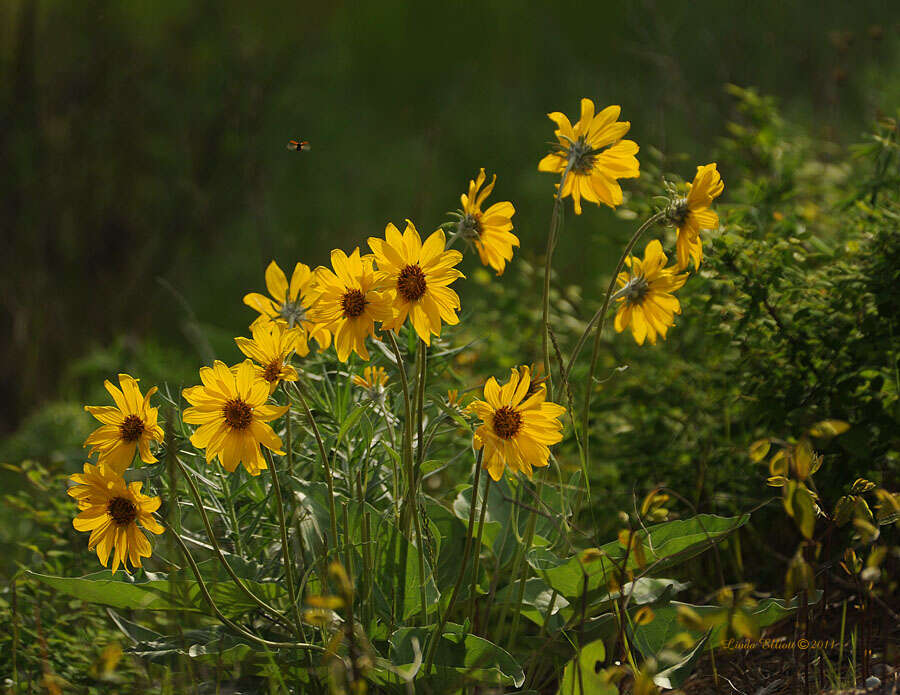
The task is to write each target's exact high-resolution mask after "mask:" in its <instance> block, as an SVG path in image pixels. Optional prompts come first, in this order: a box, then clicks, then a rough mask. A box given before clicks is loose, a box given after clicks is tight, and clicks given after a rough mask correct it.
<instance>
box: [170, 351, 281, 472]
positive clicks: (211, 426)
mask: <svg viewBox="0 0 900 695" xmlns="http://www.w3.org/2000/svg"><path fill="white" fill-rule="evenodd" d="M200 379H201V381H202V382H203V384H202V385H200V386H192V387H190V388H186V389H184V391H183V392H182V395H183V396H184V398H185V400H187V401H188V403H190V404H191V406H192V407H190V408H187V409H185V411H184V415H183V419H184V421H185V422H186V423H188V424H191V425H200V426H199V427H198V428H197V429H196V430H195V431H194V434H193V435H192V436H191V444H193V445H194V446H195V447H197V448H198V449H206V462H207V463H209V462H210V461H212V460H213V459H214V458H216V457H217V456H218V458H219V461H220V462H221V464H222V465H223V466H224V467H225V470H227V471H228V472H229V473H233V472H234V470H235V469H236V468H237V467H238V464H243V466H244V468H246V469H247V472H248V473H250V475H259V472H260V470H262V469H264V468H267V467H268V466H267V464H266V460H265V458H264V457H263V455H262V452H261V451H260V448H259V446H260V444H262V445H263V446H264V447H266V448H267V449H270V450H271V451H273V452H274V453H276V454H282V455H283V454H284V452H283V451H281V438H280V437H279V436H278V435H277V434H275V431H274V430H273V429H272V428H271V427H270V426H269V425H268V424H266V423H268V422H270V421H271V420H274V419H276V418H279V417H281V416H282V415H284V413H285V412H286V411H287V409H288V406H286V405H283V406H282V405H267V404H266V401H267V400H268V398H269V383H268V382H267V381H265V380H264V379H261V378H260V377H259V376H258V371H257V368H256V367H255V366H254V364H253V362H251V361H250V360H244V361H243V362H241V363H240V364H239V365H238V366H237V367H236V368H235V369H234V370H231V369H229V368H228V367H227V366H226V365H225V363H224V362H219V361H218V360H216V362H215V364H214V366H212V367H202V368H201V369H200Z"/></svg>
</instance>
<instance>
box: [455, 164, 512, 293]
mask: <svg viewBox="0 0 900 695" xmlns="http://www.w3.org/2000/svg"><path fill="white" fill-rule="evenodd" d="M486 178H487V177H486V176H485V174H484V169H482V170H481V171H479V172H478V178H477V179H475V180H474V181H469V192H468V193H463V194H462V195H461V196H460V200H461V201H462V211H461V214H460V220H459V231H460V233H461V235H462V236H463V238H465V239H468V240H470V241H472V243H473V244H475V249H476V250H477V251H478V255H479V256H480V257H481V262H482V263H483V264H484V265H489V266H490V267H491V268H493V269H494V270H496V271H497V275H503V271H504V269H505V268H506V264H507V262H508V261H511V260H512V257H513V247H514V246H518V245H519V237H517V236H516V235H515V234H513V233H512V232H511V231H510V230H511V229H512V228H513V223H512V216H513V215H514V214H515V213H516V209H515V208H514V207H513V204H512V203H510V202H509V201H504V202H502V203H494V204H493V205H491V206H490V207H489V208H488V209H487V210H484V211H482V210H481V206H482V205H483V204H484V201H485V200H486V199H487V197H488V196H489V195H490V194H491V191H492V190H494V184H495V183H496V182H497V175H496V174H494V177H493V178H492V179H491V182H490V183H489V184H488V185H487V186H485V187H484V188H481V187H482V186H484V182H485V180H486Z"/></svg>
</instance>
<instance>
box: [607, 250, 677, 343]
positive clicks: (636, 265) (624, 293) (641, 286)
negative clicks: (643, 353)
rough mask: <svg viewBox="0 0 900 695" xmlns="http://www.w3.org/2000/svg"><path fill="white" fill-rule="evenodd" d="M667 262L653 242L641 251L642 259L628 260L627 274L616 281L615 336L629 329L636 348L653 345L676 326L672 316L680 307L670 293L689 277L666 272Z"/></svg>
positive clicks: (623, 273)
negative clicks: (636, 345)
mask: <svg viewBox="0 0 900 695" xmlns="http://www.w3.org/2000/svg"><path fill="white" fill-rule="evenodd" d="M667 261H668V259H667V258H666V254H664V253H663V250H662V244H660V243H659V241H658V240H656V239H654V240H653V241H651V242H650V243H649V244H647V248H645V249H644V259H643V260H640V259H639V258H636V257H634V256H629V257H628V258H627V259H626V260H625V263H626V265H627V266H628V268H629V269H630V270H628V271H622V272H621V273H619V277H617V278H616V285H617V286H618V288H619V291H618V292H617V293H616V301H617V302H618V303H619V309H618V311H617V312H616V321H615V326H616V332H618V333H621V332H622V331H624V330H625V329H626V328H628V327H629V326H631V334H632V335H633V336H634V339H635V341H636V342H637V344H638V345H643V344H644V340H649V341H650V344H651V345H656V338H657V336H660V337H662V338H663V340H665V337H666V333H667V332H668V330H669V327H670V326H674V325H675V314H680V313H681V304H679V302H678V299H677V298H676V297H675V296H674V295H673V294H672V292H674V291H675V290H678V289H680V288H681V287H682V286H683V285H684V283H685V282H686V281H687V278H688V276H687V273H681V274H679V273H676V269H675V268H674V267H669V268H666V263H667Z"/></svg>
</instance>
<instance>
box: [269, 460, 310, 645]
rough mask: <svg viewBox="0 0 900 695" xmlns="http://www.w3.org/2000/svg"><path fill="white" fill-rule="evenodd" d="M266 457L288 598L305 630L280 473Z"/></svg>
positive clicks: (295, 615)
mask: <svg viewBox="0 0 900 695" xmlns="http://www.w3.org/2000/svg"><path fill="white" fill-rule="evenodd" d="M266 457H267V458H268V459H269V472H270V473H271V474H272V492H273V493H274V494H273V496H274V497H275V511H276V512H277V513H278V525H279V526H280V527H281V554H282V557H283V558H284V573H285V576H286V578H287V585H288V597H289V598H290V600H291V606H292V607H293V609H294V620H295V621H297V628H298V629H299V630H301V631H302V630H303V621H302V620H301V618H300V603H299V602H298V601H297V582H296V580H295V577H294V562H293V558H292V557H291V546H290V543H289V542H288V532H287V520H286V519H285V516H284V501H283V500H282V499H281V484H280V483H279V482H278V473H277V471H276V470H275V457H274V456H272V452H271V451H269V450H268V449H266Z"/></svg>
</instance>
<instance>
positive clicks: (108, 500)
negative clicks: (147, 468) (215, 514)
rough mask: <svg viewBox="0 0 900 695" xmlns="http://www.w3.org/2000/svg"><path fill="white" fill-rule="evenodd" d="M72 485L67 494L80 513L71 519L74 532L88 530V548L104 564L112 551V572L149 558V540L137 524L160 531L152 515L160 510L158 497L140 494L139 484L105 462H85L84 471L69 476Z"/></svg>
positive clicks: (157, 532)
mask: <svg viewBox="0 0 900 695" xmlns="http://www.w3.org/2000/svg"><path fill="white" fill-rule="evenodd" d="M69 480H71V481H72V482H73V483H75V486H74V487H70V488H69V490H68V492H69V495H71V496H72V497H74V498H75V499H76V500H77V502H78V509H79V513H78V516H76V517H75V519H74V520H73V521H72V525H73V526H74V527H75V530H77V531H90V532H91V536H90V538H89V539H88V548H89V549H90V550H96V551H97V557H98V558H99V560H100V562H101V564H102V565H103V566H104V567H107V563H108V561H109V556H110V553H112V571H113V573H115V572H116V570H118V569H119V565H122V567H123V569H124V570H125V571H126V572H128V565H129V564H130V565H131V567H132V568H134V567H140V566H141V558H142V557H150V554H151V552H152V549H151V548H150V542H149V541H148V540H147V537H146V536H145V535H144V533H143V531H141V530H140V529H139V528H138V525H140V526H142V527H143V528H145V529H146V530H147V531H150V533H155V534H160V533H162V532H163V530H164V529H163V527H162V526H160V524H159V523H158V522H157V521H156V519H154V518H153V512H155V511H156V510H157V509H159V497H149V496H147V495H144V494H141V483H140V482H139V481H138V482H133V483H128V484H126V483H125V480H124V478H122V476H121V475H119V474H118V473H116V471H115V470H114V469H112V468H110V467H108V466H107V465H106V464H104V463H100V464H97V465H96V466H93V465H91V464H90V463H86V464H84V472H83V473H76V474H75V475H72V476H70V477H69Z"/></svg>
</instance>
